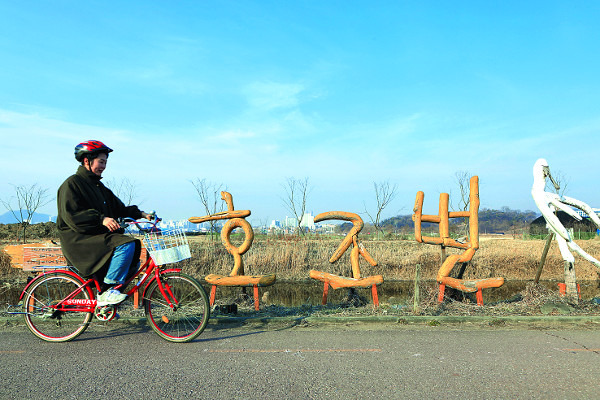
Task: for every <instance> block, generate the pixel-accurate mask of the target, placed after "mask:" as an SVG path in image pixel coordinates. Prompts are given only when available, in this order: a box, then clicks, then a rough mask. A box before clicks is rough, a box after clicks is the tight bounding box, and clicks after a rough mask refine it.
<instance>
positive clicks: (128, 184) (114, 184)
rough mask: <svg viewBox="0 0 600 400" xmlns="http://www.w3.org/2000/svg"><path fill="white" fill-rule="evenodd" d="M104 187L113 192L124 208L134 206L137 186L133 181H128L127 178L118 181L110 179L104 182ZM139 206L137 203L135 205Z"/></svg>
mask: <svg viewBox="0 0 600 400" xmlns="http://www.w3.org/2000/svg"><path fill="white" fill-rule="evenodd" d="M106 186H107V187H108V188H110V190H112V191H113V193H114V194H115V195H116V196H117V197H118V198H119V199H121V201H122V202H123V203H125V205H126V206H130V205H132V204H134V202H133V200H134V196H135V195H136V192H137V184H136V183H135V182H134V181H130V180H129V179H128V178H123V179H120V180H117V179H114V178H111V179H109V180H108V181H107V182H106ZM137 204H138V205H139V203H137Z"/></svg>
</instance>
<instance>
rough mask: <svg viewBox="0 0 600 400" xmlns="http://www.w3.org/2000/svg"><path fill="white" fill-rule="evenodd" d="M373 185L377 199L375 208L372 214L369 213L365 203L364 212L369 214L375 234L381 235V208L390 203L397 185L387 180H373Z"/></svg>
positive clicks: (394, 195)
mask: <svg viewBox="0 0 600 400" xmlns="http://www.w3.org/2000/svg"><path fill="white" fill-rule="evenodd" d="M373 187H374V189H375V200H376V201H377V208H376V211H375V213H374V214H371V213H369V211H368V210H367V207H366V205H365V213H366V214H367V215H368V216H369V219H370V220H371V223H372V224H373V227H374V228H375V231H376V232H377V234H379V235H382V236H383V226H382V225H381V214H382V213H383V210H385V208H386V207H387V206H388V205H389V204H390V202H391V201H392V200H394V198H395V197H396V194H397V193H396V192H397V189H398V187H397V185H396V184H393V185H391V184H390V182H389V181H383V182H379V183H377V182H373Z"/></svg>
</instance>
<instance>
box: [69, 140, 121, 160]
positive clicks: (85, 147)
mask: <svg viewBox="0 0 600 400" xmlns="http://www.w3.org/2000/svg"><path fill="white" fill-rule="evenodd" d="M111 151H113V150H112V149H111V148H110V147H108V146H107V145H105V144H104V143H102V142H101V141H99V140H88V141H86V142H81V143H79V144H78V145H77V146H75V159H76V160H77V161H79V162H81V161H83V158H84V157H85V156H86V155H88V154H97V153H106V154H108V153H110V152H111Z"/></svg>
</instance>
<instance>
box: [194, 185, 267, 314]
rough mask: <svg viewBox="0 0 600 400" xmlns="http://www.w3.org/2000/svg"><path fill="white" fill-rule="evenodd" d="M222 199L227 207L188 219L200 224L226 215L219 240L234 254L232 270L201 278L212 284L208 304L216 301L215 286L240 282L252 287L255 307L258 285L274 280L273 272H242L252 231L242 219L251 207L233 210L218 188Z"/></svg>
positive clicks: (231, 201)
mask: <svg viewBox="0 0 600 400" xmlns="http://www.w3.org/2000/svg"><path fill="white" fill-rule="evenodd" d="M221 199H222V200H224V201H225V203H227V211H223V212H220V213H216V214H211V215H207V216H204V217H191V218H189V219H188V221H190V222H191V223H194V224H199V223H202V222H206V221H211V220H220V219H228V220H229V221H227V222H226V223H225V225H223V228H221V242H222V243H223V246H225V248H226V249H227V251H228V252H229V254H231V255H232V256H233V260H234V265H233V270H232V271H231V273H230V274H229V276H227V275H219V274H210V275H207V276H206V277H205V278H204V280H205V281H206V282H208V283H209V284H211V285H212V287H211V290H210V305H211V307H212V305H213V304H214V303H215V296H216V290H217V286H241V287H250V286H252V287H253V288H254V309H255V310H256V311H258V309H259V300H258V287H259V286H270V285H272V284H273V283H275V279H276V277H275V274H271V275H244V260H243V259H242V255H243V254H245V253H246V252H247V251H248V250H249V249H250V247H251V246H252V242H253V240H254V231H253V230H252V226H251V225H250V223H248V221H246V220H245V218H246V217H247V216H249V215H250V210H235V209H234V208H233V198H232V196H231V194H230V193H228V192H221ZM235 228H242V230H243V231H244V234H245V239H244V242H243V243H242V244H241V245H240V246H239V247H236V246H234V245H233V244H232V243H231V232H233V230H234V229H235Z"/></svg>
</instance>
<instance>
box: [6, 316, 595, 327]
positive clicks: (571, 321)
mask: <svg viewBox="0 0 600 400" xmlns="http://www.w3.org/2000/svg"><path fill="white" fill-rule="evenodd" d="M21 321H22V319H21V318H20V316H0V326H8V325H12V323H15V322H16V323H20V322H21ZM94 322H97V323H102V322H100V321H95V320H94V319H93V320H92V323H94ZM118 323H121V324H124V325H145V324H146V318H145V317H120V318H119V319H115V320H113V321H110V322H109V324H118ZM209 324H211V325H223V326H227V325H230V326H232V327H233V326H244V325H263V326H268V325H291V326H319V325H348V326H350V325H366V324H372V325H377V324H379V325H414V326H418V325H421V326H432V327H435V326H444V325H446V326H460V325H463V326H467V325H481V326H486V325H487V326H490V327H502V326H505V325H506V326H516V325H523V326H549V325H559V324H560V325H570V326H587V327H590V326H592V327H594V325H598V327H600V316H598V315H590V316H585V315H574V316H572V315H552V316H545V315H508V316H493V315H489V316H485V315H477V316H475V315H404V316H392V315H385V316H297V315H295V316H285V317H268V316H262V317H261V316H257V317H254V316H248V317H244V316H239V317H236V316H217V317H211V318H210V320H209Z"/></svg>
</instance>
